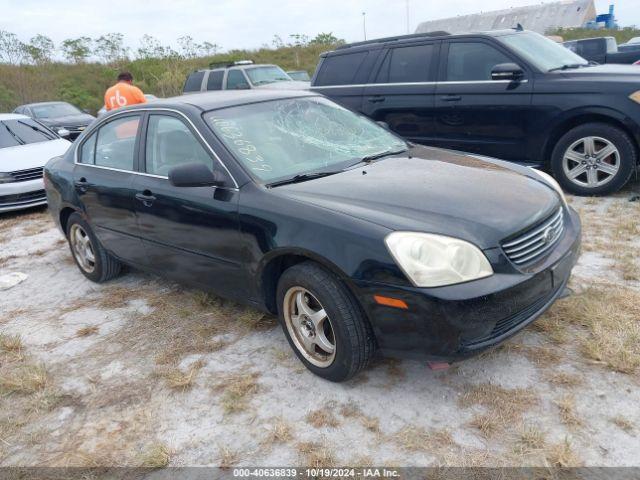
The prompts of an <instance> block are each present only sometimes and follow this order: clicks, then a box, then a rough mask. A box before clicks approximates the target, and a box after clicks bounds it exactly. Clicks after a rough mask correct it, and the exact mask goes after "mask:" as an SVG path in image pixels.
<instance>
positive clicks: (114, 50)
mask: <svg viewBox="0 0 640 480" xmlns="http://www.w3.org/2000/svg"><path fill="white" fill-rule="evenodd" d="M340 42H343V40H340V39H338V38H336V37H335V36H334V35H333V34H332V33H319V34H318V35H316V36H315V37H314V38H310V37H309V36H307V35H304V34H297V33H296V34H291V35H289V39H288V40H287V41H285V40H283V39H282V38H281V37H280V36H278V35H275V36H274V37H273V40H272V46H273V47H274V48H284V47H298V48H302V47H306V46H309V45H333V44H336V43H340ZM176 43H177V47H176V48H174V47H172V46H170V45H163V44H162V42H160V40H158V39H157V38H155V37H154V36H152V35H146V34H145V35H143V36H142V38H141V39H140V40H139V42H138V47H137V48H135V49H134V50H132V49H131V48H129V47H127V46H126V45H125V41H124V35H123V34H122V33H107V34H105V35H101V36H100V37H97V38H90V37H87V36H81V37H77V38H67V39H65V40H63V41H62V42H61V43H60V44H59V45H55V43H54V42H53V40H51V38H49V37H47V36H46V35H41V34H38V35H35V36H34V37H31V38H30V39H29V40H28V41H22V40H20V39H19V38H18V36H17V35H16V34H15V33H12V32H8V31H6V30H0V63H7V64H11V65H21V64H31V65H43V64H46V63H51V62H52V61H54V59H55V58H56V54H60V55H61V57H62V58H64V60H65V61H66V62H68V63H74V64H81V63H86V62H88V61H89V60H91V59H95V60H97V61H99V62H102V63H106V64H113V63H117V62H122V61H128V60H131V59H152V58H154V59H163V58H183V59H187V58H198V57H208V56H214V55H216V54H218V53H219V52H220V51H221V50H222V47H221V46H220V45H219V44H217V43H212V42H209V41H204V42H202V43H198V42H196V41H195V40H194V39H193V38H192V37H191V36H190V35H184V36H182V37H179V38H178V39H177V40H176ZM265 47H266V48H268V45H263V46H262V48H265Z"/></svg>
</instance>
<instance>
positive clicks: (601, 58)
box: [563, 37, 640, 64]
mask: <svg viewBox="0 0 640 480" xmlns="http://www.w3.org/2000/svg"><path fill="white" fill-rule="evenodd" d="M563 45H564V46H565V47H566V48H568V49H569V50H571V51H572V52H575V53H577V54H578V55H580V56H581V57H582V58H584V59H585V60H589V61H591V62H596V63H617V64H631V63H635V62H637V61H638V60H640V46H638V48H634V46H633V45H632V46H630V47H625V48H623V49H620V48H618V43H617V42H616V39H615V38H614V37H596V38H581V39H579V40H569V41H567V42H564V43H563Z"/></svg>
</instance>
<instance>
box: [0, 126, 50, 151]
mask: <svg viewBox="0 0 640 480" xmlns="http://www.w3.org/2000/svg"><path fill="white" fill-rule="evenodd" d="M56 138H57V137H56V135H55V134H54V133H53V132H50V131H49V130H47V129H46V128H45V127H43V126H42V125H40V124H39V123H37V122H34V121H33V120H31V119H20V120H5V121H3V122H0V148H6V147H16V146H18V145H26V144H28V143H38V142H46V141H49V140H54V139H56Z"/></svg>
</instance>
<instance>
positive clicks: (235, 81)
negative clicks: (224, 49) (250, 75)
mask: <svg viewBox="0 0 640 480" xmlns="http://www.w3.org/2000/svg"><path fill="white" fill-rule="evenodd" d="M248 87H249V84H248V83H247V79H246V78H244V74H243V73H242V72H241V71H240V70H229V73H227V90H236V89H240V88H248Z"/></svg>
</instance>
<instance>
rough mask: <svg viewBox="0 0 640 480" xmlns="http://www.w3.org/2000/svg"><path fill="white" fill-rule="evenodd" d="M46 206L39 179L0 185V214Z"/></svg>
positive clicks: (41, 183) (42, 187)
mask: <svg viewBox="0 0 640 480" xmlns="http://www.w3.org/2000/svg"><path fill="white" fill-rule="evenodd" d="M46 204H47V195H46V193H45V191H44V183H43V181H42V179H41V178H38V179H36V180H30V181H28V182H12V183H3V184H0V212H10V211H13V210H21V209H23V208H30V207H36V206H38V205H46Z"/></svg>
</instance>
